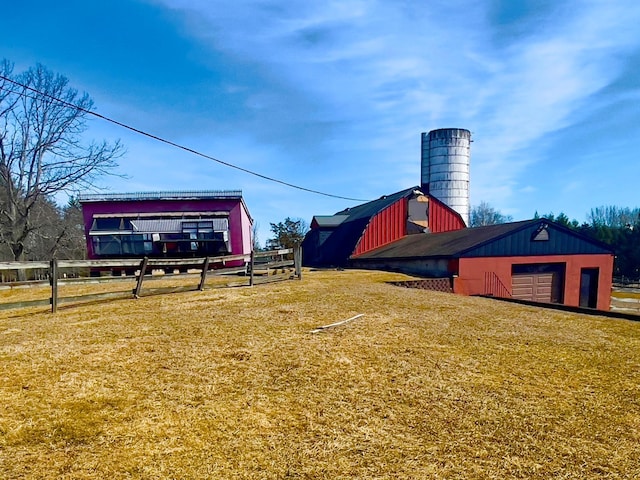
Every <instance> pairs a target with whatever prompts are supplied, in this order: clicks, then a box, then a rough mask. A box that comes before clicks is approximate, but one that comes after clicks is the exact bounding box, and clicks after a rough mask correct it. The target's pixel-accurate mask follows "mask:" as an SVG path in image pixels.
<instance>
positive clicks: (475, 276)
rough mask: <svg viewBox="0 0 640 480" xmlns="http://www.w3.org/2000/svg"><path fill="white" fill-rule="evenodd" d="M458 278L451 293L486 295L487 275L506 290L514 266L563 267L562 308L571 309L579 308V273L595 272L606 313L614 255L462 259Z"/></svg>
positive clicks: (599, 307)
mask: <svg viewBox="0 0 640 480" xmlns="http://www.w3.org/2000/svg"><path fill="white" fill-rule="evenodd" d="M459 262H460V263H459V270H458V275H459V276H458V278H457V279H456V281H455V282H454V292H455V293H461V294H464V295H483V294H485V293H486V292H485V278H486V276H487V273H489V274H493V275H495V277H496V278H497V279H499V281H500V283H501V284H502V285H504V286H505V287H506V288H507V289H511V285H512V274H511V272H512V266H513V265H514V264H536V263H564V264H566V270H565V276H564V295H563V297H564V302H563V303H564V304H565V305H571V306H574V307H577V306H579V304H580V271H581V269H583V268H598V269H599V271H600V273H599V278H598V304H597V307H596V308H597V309H598V310H609V307H610V305H611V284H612V272H613V255H609V254H597V255H593V254H592V255H544V256H526V257H481V258H461V259H460V260H459Z"/></svg>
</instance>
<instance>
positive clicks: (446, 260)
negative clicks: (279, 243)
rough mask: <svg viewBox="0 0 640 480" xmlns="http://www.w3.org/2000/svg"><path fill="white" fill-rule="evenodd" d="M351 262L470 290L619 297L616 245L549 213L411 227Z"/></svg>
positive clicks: (542, 297) (583, 302)
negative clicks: (615, 292)
mask: <svg viewBox="0 0 640 480" xmlns="http://www.w3.org/2000/svg"><path fill="white" fill-rule="evenodd" d="M351 265H352V266H354V267H359V268H373V269H380V270H395V271H401V272H406V273H410V274H416V275H421V276H427V277H441V278H442V277H447V278H450V279H451V284H452V289H453V291H454V292H455V293H460V294H464V295H492V296H496V297H503V298H514V299H521V300H529V301H534V302H543V303H558V304H564V305H570V306H576V307H577V306H580V307H588V308H597V309H599V310H609V306H610V301H611V300H610V299H611V283H612V271H613V252H612V251H611V249H610V248H609V247H608V246H607V245H605V244H603V243H601V242H598V241H596V240H594V239H591V238H589V237H586V236H584V235H581V234H580V233H578V232H575V231H573V230H570V229H568V228H565V227H563V226H562V225H559V224H556V223H554V222H550V221H548V220H546V219H536V220H527V221H523V222H513V223H505V224H501V225H491V226H486V227H477V228H465V229H462V230H457V231H452V232H445V233H431V234H417V235H409V236H406V237H404V238H402V239H400V240H397V241H395V242H393V243H391V244H388V245H386V246H383V247H381V248H378V249H375V250H373V251H370V252H366V253H364V254H362V255H353V256H352V257H351Z"/></svg>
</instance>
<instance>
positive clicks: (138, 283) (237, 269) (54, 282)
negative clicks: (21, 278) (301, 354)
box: [0, 248, 302, 312]
mask: <svg viewBox="0 0 640 480" xmlns="http://www.w3.org/2000/svg"><path fill="white" fill-rule="evenodd" d="M228 264H232V265H233V264H240V266H232V267H228ZM34 270H36V271H40V275H39V276H45V277H46V278H47V279H48V284H49V286H50V287H51V296H50V297H49V299H42V300H28V301H22V302H8V303H0V310H5V309H9V308H25V307H35V306H42V305H51V312H56V310H57V308H58V305H59V304H62V303H77V302H83V301H95V300H101V299H110V298H111V299H113V298H131V297H133V298H139V297H141V296H143V295H147V294H149V295H157V294H162V293H175V292H180V291H192V290H204V288H205V284H206V281H207V278H208V277H209V276H213V275H230V274H239V275H244V276H245V277H248V280H247V281H245V283H244V285H245V286H253V285H254V284H256V283H266V282H271V281H278V280H284V279H289V278H297V279H302V251H301V249H300V248H297V249H281V250H271V251H267V252H252V253H251V254H250V255H226V256H222V257H204V258H171V259H169V258H148V257H145V258H143V259H142V260H141V259H116V260H56V259H53V260H51V261H49V262H0V272H3V274H4V272H8V271H15V272H18V271H22V272H23V273H25V274H26V272H27V271H34ZM158 270H163V271H164V272H166V271H167V270H173V271H175V270H178V271H181V272H185V271H186V272H189V271H191V272H192V273H193V271H196V273H198V272H199V277H198V284H197V286H196V285H188V286H179V287H175V286H174V287H165V288H156V289H146V290H143V288H142V287H143V284H144V281H145V280H150V279H152V278H170V277H171V276H172V275H171V274H169V275H153V273H154V271H156V272H157V271H158ZM67 271H71V272H74V275H75V272H78V271H84V272H92V273H93V274H99V273H100V272H110V273H112V272H120V271H125V272H126V271H133V272H135V277H131V276H129V277H126V276H124V277H123V276H115V277H114V276H108V277H105V276H90V277H74V278H71V277H69V278H67V275H66V272H67ZM278 271H280V272H281V275H280V276H276V275H271V274H274V273H277V272H278ZM42 272H44V274H43V273H42ZM25 276H26V275H25ZM126 280H129V281H131V280H135V288H134V289H133V290H129V291H117V292H102V293H92V294H88V295H79V296H67V297H61V296H60V295H59V289H58V287H59V286H60V285H65V284H75V283H79V282H93V283H102V282H113V281H126ZM4 285H6V286H9V287H13V288H17V287H28V286H42V285H47V281H44V282H43V281H28V282H13V283H7V284H4ZM241 285H242V284H241Z"/></svg>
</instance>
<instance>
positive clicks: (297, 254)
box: [293, 246, 302, 280]
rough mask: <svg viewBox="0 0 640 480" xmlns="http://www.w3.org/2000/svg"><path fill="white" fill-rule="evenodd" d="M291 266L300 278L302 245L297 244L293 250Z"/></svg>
mask: <svg viewBox="0 0 640 480" xmlns="http://www.w3.org/2000/svg"><path fill="white" fill-rule="evenodd" d="M293 267H294V269H295V271H296V276H297V277H298V280H302V246H298V247H297V248H296V249H295V250H294V252H293Z"/></svg>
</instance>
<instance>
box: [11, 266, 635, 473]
mask: <svg viewBox="0 0 640 480" xmlns="http://www.w3.org/2000/svg"><path fill="white" fill-rule="evenodd" d="M403 278H406V277H404V276H402V275H396V274H387V273H379V272H362V271H343V272H335V271H325V272H305V274H304V280H303V281H290V282H285V283H278V284H270V285H262V286H257V287H254V288H234V289H224V290H219V289H211V290H206V291H204V292H188V293H181V294H175V295H166V296H160V297H150V298H141V299H138V300H118V301H114V302H109V303H101V304H94V305H85V306H78V307H74V308H70V309H64V310H62V311H60V312H59V313H57V314H55V315H51V314H49V313H29V312H24V311H5V312H0V409H1V413H0V477H1V478H61V477H62V478H108V477H112V478H194V479H195V478H288V477H290V478H540V479H542V478H544V479H547V478H633V477H635V476H638V475H640V464H639V461H638V458H639V454H640V447H639V446H638V445H640V324H638V323H633V322H628V321H621V320H611V319H606V318H601V317H591V316H582V315H577V314H571V313H567V312H559V311H552V310H545V309H540V308H534V307H527V306H521V305H512V304H505V303H502V302H495V301H491V300H489V299H483V298H469V297H461V296H456V295H452V294H445V293H438V292H430V291H424V290H411V289H404V288H399V287H394V286H392V285H389V284H387V283H385V282H387V281H390V280H400V279H403ZM357 314H364V316H363V317H360V318H358V319H356V320H354V321H352V322H349V323H348V324H346V325H342V326H339V327H335V328H332V329H328V330H327V331H324V332H320V333H316V334H311V333H310V331H311V330H313V329H314V328H315V327H317V326H320V325H327V324H330V323H333V322H336V321H340V320H343V319H347V318H350V317H353V316H355V315H357Z"/></svg>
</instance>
